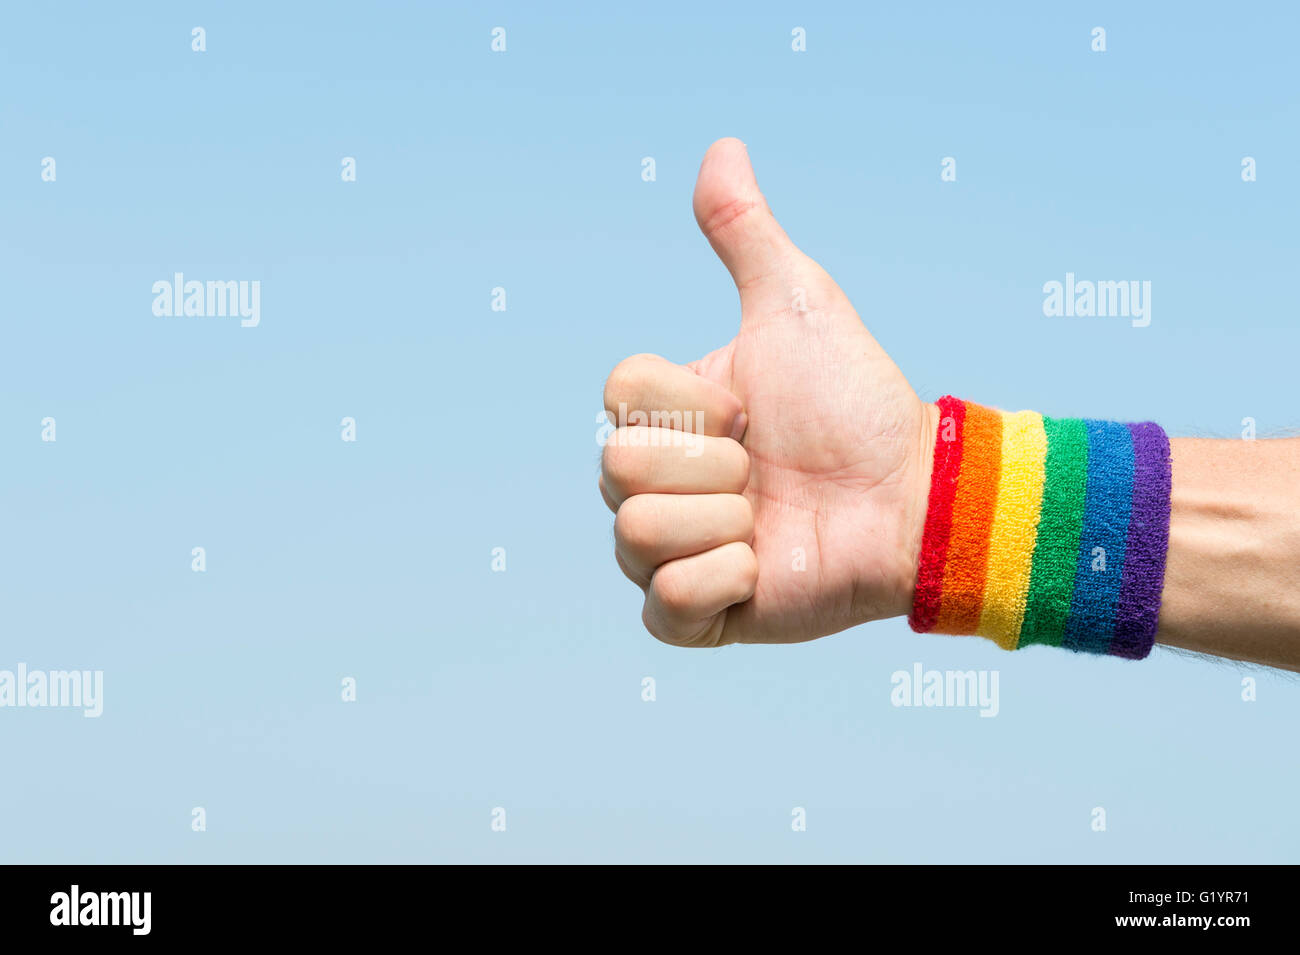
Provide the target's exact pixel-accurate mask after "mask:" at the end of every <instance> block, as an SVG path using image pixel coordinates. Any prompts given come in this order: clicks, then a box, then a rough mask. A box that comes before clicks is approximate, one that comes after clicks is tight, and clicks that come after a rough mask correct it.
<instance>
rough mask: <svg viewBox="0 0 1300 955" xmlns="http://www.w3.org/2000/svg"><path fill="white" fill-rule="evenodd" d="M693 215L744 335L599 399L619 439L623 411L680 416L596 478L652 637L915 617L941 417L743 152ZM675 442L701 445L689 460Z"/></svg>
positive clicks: (794, 630) (626, 447) (719, 639)
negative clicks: (794, 236) (772, 204)
mask: <svg viewBox="0 0 1300 955" xmlns="http://www.w3.org/2000/svg"><path fill="white" fill-rule="evenodd" d="M694 205H695V218H696V220H697V221H698V222H699V225H700V229H701V230H703V232H704V234H705V236H706V237H707V238H708V240H709V242H710V243H711V244H712V246H713V249H714V251H715V252H716V253H717V254H718V257H719V258H720V259H722V261H723V264H725V265H726V267H727V269H728V270H729V271H730V272H731V276H732V278H733V279H734V280H735V283H736V288H737V289H738V290H739V292H740V332H739V333H738V334H737V335H736V337H735V338H733V339H732V340H731V341H730V342H729V343H727V344H726V345H724V346H723V347H722V348H719V349H718V350H717V351H715V352H712V353H711V354H709V355H706V356H705V357H704V358H701V359H699V360H698V361H694V362H691V363H690V364H688V365H685V366H681V365H675V364H673V363H671V362H669V361H667V360H665V359H663V358H659V357H656V356H653V355H637V356H634V357H632V358H628V359H626V360H624V361H623V362H621V363H620V364H619V365H618V367H617V368H615V369H614V371H613V373H612V374H611V375H610V376H609V380H608V382H607V383H606V385H605V408H606V410H607V411H608V412H609V413H610V414H611V415H612V416H613V418H614V422H615V423H620V422H619V417H618V415H619V408H620V405H622V406H624V409H625V411H626V412H628V414H629V415H630V413H631V412H635V411H642V412H645V413H649V412H652V411H654V412H669V413H670V415H669V416H667V418H668V420H667V421H663V420H661V421H659V422H657V423H658V424H659V425H660V431H659V432H658V433H655V434H652V433H651V432H652V431H654V429H653V428H648V427H647V423H646V422H641V421H638V420H632V423H631V424H630V425H629V426H627V427H622V428H619V429H618V430H617V431H615V432H614V434H613V435H612V436H611V437H610V439H609V441H608V443H607V444H606V447H605V452H604V456H603V460H602V469H601V470H602V473H601V479H600V487H601V493H602V495H603V496H604V498H605V501H606V503H607V504H608V505H609V506H610V508H611V509H612V510H614V511H615V512H616V514H617V517H616V518H615V522H614V536H615V542H616V546H615V557H616V559H617V561H618V564H619V566H620V567H621V568H622V569H623V572H624V573H625V574H626V575H627V576H628V577H629V578H631V579H632V580H633V581H634V582H636V583H637V584H639V585H640V586H641V587H642V589H643V590H644V591H645V594H646V599H645V609H644V611H643V613H642V619H643V620H644V621H645V625H646V627H647V629H649V631H650V632H651V633H652V634H654V635H655V636H656V637H658V638H659V639H661V640H663V641H665V642H667V643H673V644H678V645H682V646H719V645H722V644H726V643H738V642H740V643H792V642H797V641H801V640H811V639H813V638H814V637H820V636H823V635H825V634H829V633H835V632H837V631H840V630H844V629H846V628H848V627H852V626H855V625H856V624H859V623H863V622H865V621H868V620H874V619H879V618H882V617H890V616H896V615H899V614H906V613H907V612H908V610H909V609H910V608H911V603H912V591H913V587H914V585H915V579H916V565H917V556H918V554H919V552H920V544H921V531H922V528H923V526H924V521H925V512H926V505H927V501H928V497H929V484H930V465H931V457H932V453H933V447H934V434H935V429H936V428H937V426H938V410H937V408H936V407H935V406H933V405H927V404H924V403H923V402H922V401H921V400H920V399H919V398H918V397H917V396H916V393H915V392H914V391H913V390H912V389H911V387H910V386H909V385H908V383H907V381H906V379H904V377H903V375H902V373H901V372H900V371H899V370H898V368H897V366H896V365H895V364H894V363H893V362H892V361H891V360H890V359H889V356H888V355H886V354H885V352H884V351H883V350H882V349H881V347H880V346H879V345H878V344H876V341H875V339H874V338H872V337H871V334H870V333H869V332H868V331H867V329H866V328H865V327H864V326H863V324H862V321H861V320H860V319H859V318H858V315H857V312H855V311H854V309H853V306H852V305H851V304H849V301H848V299H847V298H846V297H845V295H844V293H843V292H841V291H840V289H839V286H837V285H836V284H835V282H834V281H832V280H831V278H830V276H829V275H827V274H826V273H825V272H824V271H823V270H822V268H821V267H820V266H819V265H817V263H816V262H814V261H812V259H810V258H808V257H807V256H806V255H804V254H803V253H802V252H800V251H799V250H798V249H797V248H795V246H794V244H793V243H792V242H791V241H790V239H789V238H788V237H787V236H786V234H785V232H784V231H782V229H781V227H780V226H779V225H778V224H777V222H776V220H775V219H774V218H773V216H772V213H771V212H770V211H769V209H768V207H767V204H766V202H765V201H764V200H763V196H762V194H761V193H760V192H759V190H758V184H757V182H756V181H755V179H754V174H753V170H752V169H751V168H750V164H749V157H748V154H747V152H746V150H745V147H744V145H743V144H742V143H741V142H739V141H738V140H735V139H723V140H719V141H718V142H716V143H714V144H713V146H712V147H711V148H710V149H709V151H708V153H707V155H705V157H704V162H703V163H702V164H701V166H700V174H699V179H698V181H697V182H696V185H695V200H694ZM675 412H692V415H693V416H692V419H691V423H690V424H687V423H686V419H685V417H684V416H683V417H682V418H680V419H679V418H677V417H675V416H672V415H671V413H675ZM700 412H702V413H703V420H702V423H701V422H700V420H699V418H698V417H695V416H697V415H698V414H699V413H700ZM665 425H666V428H665ZM676 429H680V430H682V431H687V432H690V431H692V430H696V429H697V430H698V432H699V433H698V435H695V434H691V435H689V438H690V442H691V443H689V444H687V445H683V444H682V442H681V440H680V439H681V437H682V435H681V434H677V435H673V434H668V433H665V432H666V431H672V430H676ZM674 437H676V438H678V439H679V440H678V442H677V444H676V446H673V444H672V442H671V440H668V439H671V438H674ZM637 439H640V440H639V441H638V440H637ZM651 439H663V440H651ZM738 442H739V443H738Z"/></svg>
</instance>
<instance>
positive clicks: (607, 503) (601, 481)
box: [596, 474, 618, 514]
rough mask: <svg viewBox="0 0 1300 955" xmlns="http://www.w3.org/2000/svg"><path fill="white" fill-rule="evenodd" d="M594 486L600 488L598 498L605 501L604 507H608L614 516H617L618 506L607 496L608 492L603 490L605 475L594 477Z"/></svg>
mask: <svg viewBox="0 0 1300 955" xmlns="http://www.w3.org/2000/svg"><path fill="white" fill-rule="evenodd" d="M596 486H597V487H598V488H600V496H601V498H602V499H603V500H604V501H605V506H606V507H608V508H609V509H610V510H611V511H613V512H614V513H615V514H617V513H618V504H617V503H615V501H614V499H613V498H612V497H610V496H609V491H607V490H605V475H603V474H598V475H596Z"/></svg>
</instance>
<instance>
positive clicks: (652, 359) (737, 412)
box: [605, 355, 744, 440]
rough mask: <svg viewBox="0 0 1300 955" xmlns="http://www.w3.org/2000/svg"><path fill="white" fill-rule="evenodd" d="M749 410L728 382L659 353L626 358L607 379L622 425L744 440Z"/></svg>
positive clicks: (610, 408) (609, 406)
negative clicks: (744, 419) (704, 375)
mask: <svg viewBox="0 0 1300 955" xmlns="http://www.w3.org/2000/svg"><path fill="white" fill-rule="evenodd" d="M743 410H744V409H743V406H742V405H741V403H740V399H739V398H737V397H736V396H735V395H733V394H732V393H731V392H730V391H728V390H727V389H726V388H724V387H722V385H720V384H718V383H717V382H715V381H710V380H709V379H707V378H702V377H700V376H699V375H697V374H696V373H695V372H693V371H691V370H690V369H689V368H684V367H682V366H681V365H675V364H673V363H672V362H670V361H669V360H668V359H666V358H660V357H659V356H658V355H633V356H632V357H631V358H625V359H623V360H622V361H621V362H619V363H618V366H617V367H616V368H615V369H614V370H613V371H612V372H610V375H609V379H608V380H607V381H606V382H605V411H606V412H608V413H609V416H610V420H611V422H612V423H613V424H614V425H615V426H616V427H628V426H638V425H640V426H647V425H648V426H650V427H654V428H672V429H674V430H676V431H693V432H695V433H696V434H707V435H712V436H713V437H718V438H727V437H730V438H735V439H736V440H740V435H741V434H743V433H744V425H743V423H742V422H741V421H740V420H739V419H740V417H741V414H742V412H743ZM738 426H739V428H738Z"/></svg>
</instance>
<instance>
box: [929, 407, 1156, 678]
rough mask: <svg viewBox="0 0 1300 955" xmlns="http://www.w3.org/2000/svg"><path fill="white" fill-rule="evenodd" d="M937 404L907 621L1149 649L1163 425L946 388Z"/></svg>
mask: <svg viewBox="0 0 1300 955" xmlns="http://www.w3.org/2000/svg"><path fill="white" fill-rule="evenodd" d="M939 417H940V423H939V433H938V434H937V435H936V436H935V442H934V472H933V475H932V477H931V480H930V504H929V510H928V511H927V512H926V518H925V530H924V532H923V535H922V539H921V560H920V566H919V568H918V570H917V580H916V595H915V598H914V599H913V603H912V613H911V616H910V617H909V619H908V622H909V623H910V624H911V625H912V629H913V630H916V631H917V632H918V633H926V632H935V633H955V634H978V635H979V636H982V637H988V638H989V639H990V640H992V641H994V642H995V643H996V644H997V645H998V646H1000V647H1002V648H1003V649H1005V650H1015V649H1018V648H1020V647H1026V646H1029V645H1030V644H1034V643H1043V644H1048V645H1050V646H1059V647H1066V648H1068V649H1070V650H1077V651H1083V652H1088V653H1106V654H1111V655H1112V656H1117V657H1126V658H1128V659H1131V660H1141V659H1142V658H1143V657H1145V656H1146V655H1147V654H1148V653H1150V652H1151V647H1152V645H1153V644H1154V643H1155V637H1156V625H1157V623H1158V621H1159V616H1160V593H1161V589H1162V587H1163V585H1164V576H1165V552H1166V550H1167V549H1168V546H1169V490H1170V481H1171V471H1170V455H1169V438H1168V436H1166V434H1165V432H1164V431H1163V429H1161V428H1160V426H1159V425H1155V424H1151V423H1149V422H1148V423H1143V424H1118V423H1116V422H1113V421H1092V420H1086V419H1079V418H1047V417H1044V416H1043V415H1040V414H1037V413H1035V412H1033V411H1017V412H1015V413H1014V414H1013V413H1008V412H1005V411H998V410H996V409H994V408H986V407H983V406H982V405H977V404H974V403H973V402H969V401H961V400H959V399H957V398H953V397H951V396H945V397H943V398H940V399H939Z"/></svg>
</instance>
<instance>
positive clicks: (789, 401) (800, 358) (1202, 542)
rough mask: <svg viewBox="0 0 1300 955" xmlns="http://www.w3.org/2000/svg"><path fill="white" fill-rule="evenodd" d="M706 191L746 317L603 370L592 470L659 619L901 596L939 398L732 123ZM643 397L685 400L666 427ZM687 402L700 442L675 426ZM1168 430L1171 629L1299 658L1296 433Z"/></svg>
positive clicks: (1219, 647)
mask: <svg viewBox="0 0 1300 955" xmlns="http://www.w3.org/2000/svg"><path fill="white" fill-rule="evenodd" d="M694 208H695V218H696V221H697V222H698V223H699V226H700V229H701V230H702V231H703V232H704V235H705V236H706V237H707V238H708V240H709V243H710V244H711V245H712V246H713V249H714V251H715V252H716V253H717V255H718V257H719V258H720V259H721V260H722V262H723V264H724V265H725V266H726V267H727V269H728V271H729V272H730V273H731V276H732V278H733V279H734V281H735V283H736V288H737V290H738V291H739V293H740V313H741V318H740V331H739V332H738V333H737V335H736V337H735V338H733V339H732V340H731V341H730V342H729V343H727V344H726V345H724V346H723V347H721V348H719V349H718V350H716V351H714V352H711V353H710V354H708V355H706V356H704V357H703V358H701V359H699V360H698V361H693V362H690V363H689V364H687V365H677V364H674V363H672V362H669V361H667V360H666V359H663V358H660V357H658V356H655V355H634V356H632V357H631V358H628V359H625V360H624V361H622V362H620V363H619V365H618V366H617V367H616V368H615V369H614V371H613V372H612V373H611V374H610V376H609V380H608V381H607V382H606V384H605V395H604V398H605V409H606V411H607V412H608V413H609V414H610V415H611V416H612V418H613V420H614V422H615V423H620V424H624V426H623V427H619V428H618V429H617V430H615V431H614V433H613V434H612V435H611V436H610V438H609V440H608V441H607V443H606V445H605V450H604V454H603V457H602V461H601V476H600V480H599V486H600V491H601V494H602V496H603V497H604V499H605V502H606V504H607V505H608V506H609V507H610V509H611V510H613V511H614V512H615V514H616V516H615V520H614V537H615V559H616V560H617V562H618V564H619V566H620V567H621V568H622V570H623V572H624V574H626V575H627V576H628V577H629V578H630V579H631V580H632V581H633V582H635V583H636V584H638V585H639V586H640V587H641V588H642V590H643V591H644V592H645V607H644V610H643V613H642V619H643V620H644V622H645V625H646V628H647V629H648V630H649V631H650V632H651V633H652V634H653V635H654V636H656V637H658V638H659V639H660V640H663V641H665V642H667V643H671V644H675V645H679V646H697V647H712V646H720V645H723V644H728V643H796V642H800V641H804V640H811V639H814V638H816V637H820V636H825V635H827V634H831V633H837V632H839V631H841V630H845V629H848V628H849V627H853V626H856V625H858V624H861V623H865V622H867V621H870V620H878V619H882V618H886V617H895V616H900V615H905V614H907V613H908V611H909V610H910V609H911V606H912V595H913V588H914V586H915V583H916V569H917V559H918V555H919V553H920V548H921V534H922V530H923V527H924V522H925V514H926V507H927V503H928V499H929V491H930V470H931V463H932V457H933V449H934V438H935V433H936V429H937V428H938V424H939V411H938V408H937V407H936V406H935V405H933V404H929V403H926V402H923V401H921V399H920V398H919V397H918V396H917V394H916V392H915V391H913V390H912V388H911V386H910V385H909V384H908V383H907V379H906V378H904V377H903V374H902V372H901V371H899V369H898V367H897V366H896V365H895V364H894V363H893V361H891V360H890V358H889V356H888V355H887V354H885V352H884V350H883V349H882V348H881V347H880V346H879V345H878V344H877V343H876V340H875V339H874V338H872V336H871V333H870V332H868V331H867V328H866V326H865V325H864V324H863V323H862V320H861V319H860V318H859V317H858V314H857V312H856V311H855V310H854V308H853V306H852V305H851V304H850V303H849V300H848V298H847V297H846V296H845V295H844V293H843V292H842V291H840V288H839V286H838V285H836V284H835V282H834V281H833V280H832V279H831V277H830V276H829V275H827V274H826V272H824V271H823V270H822V268H821V267H820V266H819V265H817V263H816V262H814V261H813V260H812V259H810V258H808V257H807V256H806V255H804V254H803V253H802V252H800V251H799V250H798V249H797V248H796V247H795V246H794V244H793V243H792V242H791V241H790V239H789V238H788V237H787V236H786V234H785V232H784V231H782V229H781V227H780V226H779V225H778V224H777V222H776V219H775V218H774V217H773V216H772V213H771V211H770V210H769V209H768V206H767V203H766V202H765V201H764V199H763V196H762V194H761V193H760V192H759V189H758V184H757V182H756V181H755V179H754V174H753V171H752V169H751V167H750V163H749V157H748V154H747V152H746V150H745V147H744V145H743V144H742V143H740V142H739V141H738V140H735V139H723V140H719V141H718V142H716V143H714V144H713V146H712V147H711V148H710V149H709V151H708V153H707V154H706V155H705V157H704V161H703V163H702V164H701V166H700V173H699V179H698V181H697V182H696V186H695V197H694ZM637 410H640V411H644V412H650V411H662V412H686V411H690V412H692V415H693V417H692V419H691V425H690V427H689V428H688V427H687V425H686V424H684V423H683V424H677V422H678V420H679V419H677V418H672V419H661V420H660V421H659V422H657V423H658V424H660V425H661V427H660V428H659V429H656V428H654V427H649V426H648V425H647V424H646V423H645V422H643V421H640V420H637V419H635V418H633V417H632V416H631V415H630V414H629V412H630V411H637ZM701 413H702V421H701V419H700V417H699V416H700V414H701ZM620 414H621V416H620ZM624 419H627V422H626V423H624ZM652 423H654V422H652ZM664 424H668V425H670V427H669V428H667V429H664V428H663V427H662V425H664ZM675 424H676V426H677V427H679V428H682V429H685V430H689V431H691V432H693V433H692V434H690V435H689V436H688V437H689V440H690V442H691V443H689V444H686V445H685V446H684V445H683V443H682V440H681V439H682V438H683V435H682V434H680V433H679V434H675V435H674V434H669V433H665V432H666V431H671V430H672V427H671V426H672V425H675ZM652 432H657V433H652ZM695 432H697V433H695ZM674 438H676V439H678V440H676V441H675V442H674V440H672V439H674ZM1171 452H1172V458H1173V487H1172V494H1171V517H1170V535H1169V553H1168V567H1167V570H1166V573H1165V585H1164V592H1163V596H1162V602H1161V609H1160V630H1159V632H1158V634H1157V640H1158V641H1159V642H1161V643H1165V644H1169V645H1172V646H1176V647H1182V648H1184V649H1189V650H1195V651H1199V652H1202V653H1210V654H1216V655H1218V656H1224V657H1230V658H1233V659H1238V660H1246V661H1251V662H1255V663H1263V664H1268V665H1270V666H1277V667H1284V668H1287V669H1295V670H1300V596H1298V594H1300V588H1297V587H1296V586H1295V584H1294V582H1293V580H1292V578H1293V577H1294V575H1295V574H1296V572H1297V570H1300V492H1298V491H1297V481H1298V480H1300V441H1298V440H1275V441H1215V440H1204V439H1173V440H1172V441H1171Z"/></svg>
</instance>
